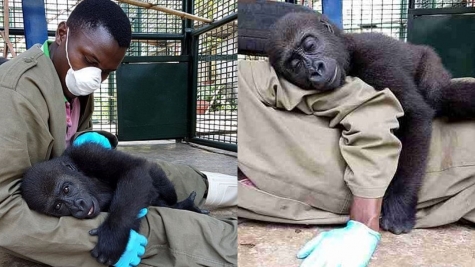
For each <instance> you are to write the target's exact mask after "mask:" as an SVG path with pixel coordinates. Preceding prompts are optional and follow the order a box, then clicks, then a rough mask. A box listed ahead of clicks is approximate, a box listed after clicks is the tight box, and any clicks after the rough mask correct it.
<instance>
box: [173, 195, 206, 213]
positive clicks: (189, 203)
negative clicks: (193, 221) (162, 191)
mask: <svg viewBox="0 0 475 267" xmlns="http://www.w3.org/2000/svg"><path fill="white" fill-rule="evenodd" d="M195 198H196V192H195V191H193V192H191V194H190V195H189V196H188V197H187V198H186V199H185V200H183V201H180V202H178V203H176V204H175V206H174V208H176V209H182V210H189V211H194V212H198V213H202V214H209V210H205V209H200V208H198V206H196V205H195Z"/></svg>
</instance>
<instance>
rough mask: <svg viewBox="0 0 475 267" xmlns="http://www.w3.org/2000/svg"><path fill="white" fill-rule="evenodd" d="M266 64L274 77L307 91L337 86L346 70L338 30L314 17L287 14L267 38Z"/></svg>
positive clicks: (345, 53)
mask: <svg viewBox="0 0 475 267" xmlns="http://www.w3.org/2000/svg"><path fill="white" fill-rule="evenodd" d="M267 51H268V56H269V61H270V63H271V64H272V66H273V67H274V69H275V70H276V72H277V73H278V74H280V75H281V76H283V77H284V78H285V79H287V80H288V81H290V82H291V83H293V84H295V85H297V86H299V87H301V88H302V89H307V90H318V91H328V90H332V89H335V88H337V87H339V86H341V85H342V84H343V82H344V80H345V76H346V70H347V68H348V64H349V63H348V62H349V55H348V50H347V49H346V47H345V44H344V43H343V40H342V38H341V37H340V32H339V30H338V29H337V28H336V27H335V26H333V25H331V24H330V23H329V22H328V21H327V20H326V18H324V17H321V16H320V15H318V14H316V13H315V14H314V13H290V14H287V15H285V16H284V17H282V18H281V19H280V20H279V21H277V22H276V23H275V24H274V26H273V28H272V30H271V34H270V40H269V46H268V49H267Z"/></svg>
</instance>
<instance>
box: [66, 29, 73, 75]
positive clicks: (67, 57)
mask: <svg viewBox="0 0 475 267" xmlns="http://www.w3.org/2000/svg"><path fill="white" fill-rule="evenodd" d="M68 41H69V27H68V29H67V30H66V59H67V60H68V64H69V67H70V68H71V69H73V66H71V62H70V61H69V56H68Z"/></svg>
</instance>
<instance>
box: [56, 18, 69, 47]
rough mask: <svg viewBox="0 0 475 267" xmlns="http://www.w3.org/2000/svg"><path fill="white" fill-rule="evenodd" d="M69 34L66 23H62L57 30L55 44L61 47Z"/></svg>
mask: <svg viewBox="0 0 475 267" xmlns="http://www.w3.org/2000/svg"><path fill="white" fill-rule="evenodd" d="M67 34H68V26H66V22H64V21H62V22H61V23H59V25H58V28H57V29H56V35H55V38H54V42H55V43H56V44H57V45H60V44H61V43H62V42H64V41H65V40H66V35H67Z"/></svg>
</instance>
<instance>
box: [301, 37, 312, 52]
mask: <svg viewBox="0 0 475 267" xmlns="http://www.w3.org/2000/svg"><path fill="white" fill-rule="evenodd" d="M303 49H304V50H305V51H307V52H308V51H313V50H314V49H315V42H314V41H313V40H311V39H310V38H307V40H305V42H304V43H303Z"/></svg>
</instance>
